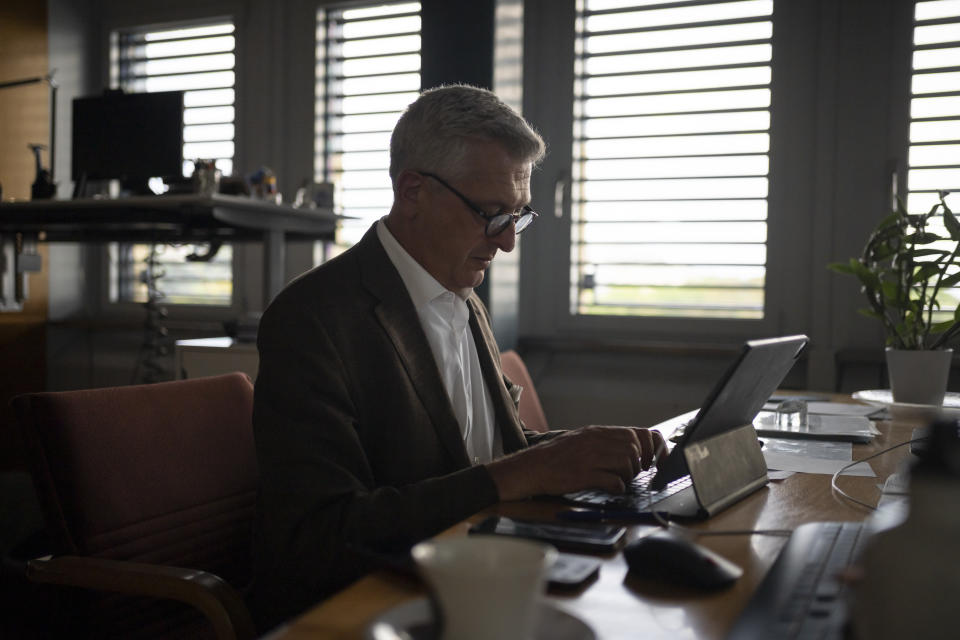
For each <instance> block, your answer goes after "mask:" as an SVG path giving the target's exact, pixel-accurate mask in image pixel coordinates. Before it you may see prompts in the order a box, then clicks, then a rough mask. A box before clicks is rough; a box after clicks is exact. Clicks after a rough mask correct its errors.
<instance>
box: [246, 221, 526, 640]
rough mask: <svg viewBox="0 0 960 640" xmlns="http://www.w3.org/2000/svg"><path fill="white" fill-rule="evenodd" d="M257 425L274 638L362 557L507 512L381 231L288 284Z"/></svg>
mask: <svg viewBox="0 0 960 640" xmlns="http://www.w3.org/2000/svg"><path fill="white" fill-rule="evenodd" d="M467 304H468V307H469V309H470V328H471V329H472V331H473V336H474V340H475V342H476V346H477V352H478V354H479V358H480V365H481V368H482V370H483V376H484V381H485V383H486V385H487V388H488V389H489V391H490V395H491V397H492V400H493V407H494V413H495V416H496V423H497V428H498V429H500V433H501V438H502V442H503V447H504V451H505V452H506V453H509V452H511V451H516V450H517V449H521V448H523V447H526V446H527V445H528V440H537V439H539V438H541V437H543V434H535V433H533V432H529V431H527V432H525V431H524V430H523V427H522V424H521V422H520V419H519V416H518V413H517V409H516V398H518V397H519V388H518V387H515V386H514V385H512V383H510V381H509V380H506V379H505V378H503V376H502V374H501V371H500V356H499V349H498V348H497V344H496V341H495V340H494V337H493V333H492V331H491V329H490V322H489V317H488V314H487V310H486V309H485V308H484V306H483V304H482V303H481V302H480V300H479V299H478V298H477V297H476V295H475V294H471V295H470V297H469V298H468V299H467ZM257 342H258V348H259V351H260V369H259V372H258V375H257V381H256V390H255V400H254V410H253V424H254V435H255V440H256V446H257V457H258V463H259V467H260V478H261V480H260V482H261V488H260V496H259V503H258V509H259V513H258V525H257V537H256V553H255V556H256V582H255V596H254V610H255V611H256V612H257V615H258V618H259V620H260V623H261V631H266V628H263V627H264V624H266V625H267V626H269V625H272V624H273V623H276V622H278V621H279V620H281V619H284V618H286V617H289V616H290V615H293V614H295V613H297V612H299V611H301V610H303V609H304V608H306V607H308V606H310V605H311V604H314V603H316V602H317V601H319V600H320V599H321V598H322V597H324V596H326V595H328V594H330V593H332V592H334V591H335V590H338V589H340V588H341V587H343V586H345V585H346V584H348V583H349V582H351V581H353V580H354V579H356V578H357V577H359V576H360V575H362V574H363V572H364V571H366V570H368V569H369V568H370V567H369V566H367V565H365V564H364V562H363V561H362V558H361V557H359V556H358V555H357V554H355V553H352V550H354V549H356V548H357V547H358V546H359V547H364V548H370V549H375V550H383V549H389V548H396V547H398V546H402V545H409V544H411V543H412V542H415V541H417V540H421V539H423V538H425V537H428V536H431V535H434V534H436V533H438V532H440V531H442V530H443V529H445V528H447V527H450V526H452V525H453V524H455V523H457V522H459V521H460V520H463V519H464V518H466V517H467V516H469V515H471V514H473V513H475V512H477V511H479V510H480V509H483V508H485V507H487V506H490V505H491V504H493V503H495V502H496V501H497V499H498V498H497V491H496V487H495V486H494V483H493V480H492V479H491V477H490V474H489V472H488V471H487V470H486V468H485V467H483V466H476V467H471V466H470V461H469V459H468V457H467V453H466V449H465V447H464V445H463V440H462V437H461V435H460V428H459V426H458V423H457V419H456V417H455V416H454V412H453V407H452V406H451V404H450V401H449V399H448V397H447V393H446V390H445V389H444V386H443V382H442V380H441V376H440V372H439V369H438V368H437V365H436V362H435V360H434V357H433V353H432V351H431V349H430V345H429V343H428V342H427V337H426V335H425V333H424V331H423V329H422V328H421V325H420V319H419V317H418V315H417V312H416V309H415V308H414V306H413V303H412V302H411V300H410V296H409V295H408V293H407V290H406V287H405V286H404V284H403V280H402V279H401V278H400V274H399V273H398V272H397V270H396V268H395V267H394V266H393V263H392V262H391V261H390V259H389V257H388V256H387V254H386V252H385V251H384V249H383V246H382V245H381V244H380V241H379V239H378V238H377V235H376V230H375V229H374V228H373V227H371V229H370V230H369V231H368V232H367V233H366V235H364V237H363V239H362V240H361V241H360V242H359V243H358V244H357V245H356V246H355V247H353V248H351V249H350V250H348V251H346V252H345V253H344V254H343V255H341V256H339V257H337V258H335V259H333V260H331V261H329V262H327V263H326V264H324V265H322V266H320V267H317V268H316V269H313V270H312V271H310V272H308V273H306V274H304V275H303V276H301V277H300V278H298V279H297V280H296V281H294V282H292V283H291V284H290V285H289V286H287V287H286V288H285V289H284V290H283V291H282V292H281V293H280V294H279V295H278V296H277V298H276V299H275V300H274V301H273V302H272V303H271V304H270V306H269V308H268V309H267V310H266V312H265V313H264V314H263V318H262V319H261V322H260V329H259V335H258V339H257Z"/></svg>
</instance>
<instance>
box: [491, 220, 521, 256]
mask: <svg viewBox="0 0 960 640" xmlns="http://www.w3.org/2000/svg"><path fill="white" fill-rule="evenodd" d="M516 229H517V227H516V224H515V223H514V222H511V223H510V224H508V225H507V227H506V228H505V229H504V230H503V231H501V232H500V233H498V234H497V235H495V236H493V237H492V238H490V240H491V241H492V242H493V244H494V245H496V246H497V248H498V249H500V250H501V251H504V252H506V253H510V252H511V251H513V248H514V247H515V246H517V231H516Z"/></svg>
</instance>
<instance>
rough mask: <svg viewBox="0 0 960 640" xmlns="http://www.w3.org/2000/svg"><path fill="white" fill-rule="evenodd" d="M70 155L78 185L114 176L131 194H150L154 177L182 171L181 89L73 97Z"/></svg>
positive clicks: (171, 175) (171, 174)
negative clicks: (149, 182) (71, 151)
mask: <svg viewBox="0 0 960 640" xmlns="http://www.w3.org/2000/svg"><path fill="white" fill-rule="evenodd" d="M72 159H73V163H72V169H73V171H72V177H73V180H74V181H75V182H76V183H77V185H78V186H81V185H83V184H85V183H86V181H88V180H91V181H92V180H114V179H116V180H119V181H120V183H121V185H122V188H123V189H125V190H127V191H130V192H131V193H135V194H136V193H150V191H149V189H148V188H147V181H148V180H149V179H150V178H154V177H160V178H173V177H179V176H181V175H182V173H183V91H163V92H156V93H123V92H122V91H107V92H105V93H104V94H103V95H100V96H92V97H85V98H75V99H74V101H73V158H72ZM82 190H83V189H81V191H82Z"/></svg>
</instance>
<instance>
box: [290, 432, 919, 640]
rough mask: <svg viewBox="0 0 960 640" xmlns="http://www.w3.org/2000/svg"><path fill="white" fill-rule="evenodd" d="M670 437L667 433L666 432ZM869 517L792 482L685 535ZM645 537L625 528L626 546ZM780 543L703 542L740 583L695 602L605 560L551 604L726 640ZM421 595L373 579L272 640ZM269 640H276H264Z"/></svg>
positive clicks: (383, 578) (601, 629)
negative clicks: (595, 575)
mask: <svg viewBox="0 0 960 640" xmlns="http://www.w3.org/2000/svg"><path fill="white" fill-rule="evenodd" d="M920 424H923V422H922V418H919V417H918V418H914V419H910V418H908V419H898V420H896V421H891V422H880V423H877V426H878V428H879V429H880V431H881V435H880V436H878V437H877V438H875V440H874V442H872V443H871V444H867V445H854V454H853V457H854V459H860V458H864V457H866V456H867V455H869V454H871V453H874V452H877V451H880V450H882V449H885V448H887V447H889V446H891V445H894V444H897V443H900V442H905V441H907V440H909V439H910V435H911V431H912V429H914V428H916V427H917V426H919V425H920ZM664 426H665V427H667V428H669V426H670V425H669V424H668V423H665V425H664ZM909 455H910V454H909V452H908V451H907V447H901V448H899V449H896V450H894V451H891V452H890V453H888V454H886V455H884V456H881V457H879V458H877V459H875V460H872V461H871V462H870V465H871V466H872V467H873V469H874V471H875V472H876V474H877V477H876V478H865V477H846V476H844V477H841V478H840V480H839V484H840V486H841V488H843V490H844V491H846V492H847V493H849V494H850V495H853V496H854V497H857V498H858V499H860V500H863V501H865V502H868V503H871V504H876V501H877V499H878V498H879V495H880V492H879V489H878V484H882V482H883V481H884V480H885V479H886V477H887V476H888V475H890V474H891V473H893V472H894V471H896V470H897V468H898V466H899V464H900V462H901V461H902V460H904V459H905V458H906V457H907V456H909ZM559 508H562V507H559V506H558V505H557V504H556V503H550V502H545V501H524V502H514V503H501V504H499V505H496V506H495V507H493V508H491V509H488V510H486V511H484V512H481V513H480V514H477V515H475V516H474V517H472V518H470V519H469V520H468V521H467V522H463V523H460V524H458V525H456V526H454V527H452V528H451V529H449V530H447V531H445V532H444V533H443V534H441V535H445V536H446V535H466V531H467V529H468V527H469V526H470V524H471V523H474V522H478V521H479V520H481V519H482V518H483V517H485V516H486V515H489V514H490V513H499V514H502V515H507V516H513V517H537V518H543V519H550V518H551V517H552V516H553V514H554V513H556V511H557V510H558V509H559ZM869 513H870V512H869V511H868V510H867V509H865V508H863V507H860V506H858V505H856V504H854V503H851V502H849V501H847V500H845V499H844V498H842V497H840V496H835V495H834V494H833V493H832V491H831V488H830V476H827V475H813V474H799V473H798V474H794V475H793V476H791V477H789V478H787V479H786V480H783V481H775V482H770V483H769V485H768V486H767V487H766V488H764V489H761V490H760V491H758V492H756V493H754V494H752V495H751V496H749V497H747V498H746V499H744V500H742V501H741V502H739V503H737V504H735V505H733V506H732V507H730V508H729V509H727V510H725V511H723V512H721V513H720V514H718V515H717V516H715V517H713V518H711V519H710V520H709V521H706V522H702V523H697V524H695V525H692V526H693V527H694V528H697V529H703V530H707V531H723V530H734V529H736V530H742V529H751V530H752V529H794V528H796V527H797V526H798V525H800V524H803V523H805V522H814V521H821V520H838V521H857V520H862V519H864V518H865V517H866V516H867V515H869ZM646 528H647V527H641V526H633V527H630V536H631V538H635V537H637V536H638V535H639V534H641V533H642V532H643V531H644V530H645V529H646ZM786 540H787V539H786V538H785V537H780V536H766V535H763V536H761V535H752V536H748V535H730V536H705V537H701V538H700V539H699V542H700V543H702V544H703V545H705V546H707V547H709V548H711V549H713V550H714V551H716V552H718V553H720V554H721V555H723V556H725V557H727V558H729V559H730V560H732V561H734V562H736V563H737V564H739V565H740V566H742V567H743V569H744V575H743V577H742V578H741V579H740V580H739V581H737V583H736V584H735V585H734V586H733V587H731V588H729V589H727V590H724V591H720V592H715V593H706V594H704V593H701V592H697V591H694V590H692V589H686V588H680V587H671V586H667V585H664V584H659V583H654V582H646V581H643V580H640V579H637V578H633V577H628V576H627V567H626V564H625V562H624V560H623V556H622V554H614V555H611V556H607V557H605V560H604V564H603V566H602V567H601V571H600V577H599V579H598V580H597V581H596V582H594V583H593V584H591V585H589V586H588V587H586V589H584V590H583V591H582V592H580V593H574V594H572V595H554V594H551V595H550V596H549V597H550V598H551V600H552V601H554V602H555V603H556V604H558V606H560V607H562V608H564V609H566V610H567V611H569V612H571V613H573V614H575V615H577V616H579V617H580V618H581V619H583V620H585V621H587V622H588V623H589V624H590V625H591V626H592V627H593V629H594V631H595V632H596V633H597V637H598V638H600V639H601V640H615V639H624V640H626V639H627V638H631V639H635V638H640V637H642V638H644V639H647V638H650V639H655V638H664V639H667V638H669V639H670V640H681V639H684V638H710V639H720V638H723V637H725V636H726V634H727V632H728V631H729V629H730V628H731V627H732V625H733V623H734V621H735V620H736V618H737V616H738V615H739V613H740V612H741V610H742V609H743V608H744V606H746V604H747V601H748V600H749V598H750V596H751V595H752V594H753V592H754V589H755V588H756V587H757V585H758V584H759V583H760V581H761V579H762V578H763V576H764V574H765V573H766V572H767V570H768V569H769V568H770V566H771V565H772V564H773V561H774V560H775V559H776V556H777V553H778V552H779V551H780V549H781V547H782V546H783V545H784V544H785V542H786ZM424 593H425V592H424V590H423V587H422V586H421V585H420V584H419V583H418V582H417V581H415V580H414V579H413V578H409V577H403V576H401V575H396V574H391V573H387V572H379V573H374V574H371V575H369V576H367V577H365V578H363V579H361V580H359V581H358V582H356V583H354V584H353V585H352V586H350V587H348V588H347V589H345V590H344V591H342V592H340V593H338V594H337V595H335V596H333V597H332V598H330V599H328V600H326V601H324V602H323V603H321V604H319V605H318V606H316V607H314V608H313V609H311V610H309V611H308V612H306V613H305V614H303V615H302V616H300V617H299V618H297V619H295V620H294V621H292V622H291V623H290V624H289V625H288V626H287V627H286V628H285V629H282V630H279V631H278V632H277V633H276V638H283V639H284V640H299V639H306V638H324V639H331V640H356V639H358V638H362V637H363V632H364V629H365V628H366V626H367V625H368V624H369V623H370V621H371V620H373V619H374V618H376V617H377V616H378V615H379V614H381V613H383V612H384V611H385V610H387V609H389V608H390V607H392V606H394V605H397V604H400V603H402V602H404V601H406V600H410V599H412V598H416V597H419V596H422V595H423V594H424ZM271 640H274V637H273V636H272V637H271Z"/></svg>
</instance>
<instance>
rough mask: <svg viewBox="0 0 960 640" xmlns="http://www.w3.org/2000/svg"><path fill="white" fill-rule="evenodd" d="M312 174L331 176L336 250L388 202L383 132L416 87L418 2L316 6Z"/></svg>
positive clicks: (350, 242)
mask: <svg viewBox="0 0 960 640" xmlns="http://www.w3.org/2000/svg"><path fill="white" fill-rule="evenodd" d="M316 91H317V109H316V145H315V149H316V159H315V168H316V180H317V181H320V182H330V183H333V185H334V187H335V191H334V203H335V206H336V207H337V209H338V213H342V214H343V215H345V216H350V217H353V218H355V219H352V220H344V221H343V223H342V226H341V228H340V229H339V231H338V237H337V250H338V251H339V250H342V249H345V248H346V247H349V246H351V245H353V244H354V243H356V242H357V241H358V240H359V239H360V237H361V236H362V235H363V234H364V232H365V231H366V230H367V229H368V228H369V227H370V225H371V224H372V223H373V221H374V220H376V219H378V218H380V217H381V216H383V215H384V214H386V213H387V212H388V211H389V209H390V205H391V203H392V202H393V190H392V189H391V185H390V176H389V173H388V169H389V167H390V151H389V150H390V133H391V132H392V131H393V127H394V125H395V124H396V122H397V119H398V118H399V117H400V114H401V113H402V112H403V110H404V109H405V108H406V106H407V105H408V104H410V103H411V102H413V101H414V100H415V99H416V97H417V94H418V93H419V91H420V3H418V2H395V3H389V4H383V3H379V4H376V5H369V6H365V5H351V6H350V7H349V8H341V9H320V10H319V12H318V13H317V88H316Z"/></svg>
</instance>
